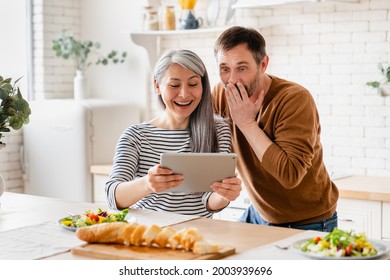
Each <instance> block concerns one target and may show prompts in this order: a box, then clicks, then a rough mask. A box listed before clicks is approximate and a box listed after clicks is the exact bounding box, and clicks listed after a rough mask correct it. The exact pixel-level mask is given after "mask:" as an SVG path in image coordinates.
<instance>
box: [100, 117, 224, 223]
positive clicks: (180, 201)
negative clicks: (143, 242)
mask: <svg viewBox="0 0 390 280" xmlns="http://www.w3.org/2000/svg"><path fill="white" fill-rule="evenodd" d="M216 129H217V137H218V141H219V149H220V152H230V151H231V133H230V129H229V126H228V124H227V123H226V122H224V121H223V120H219V119H217V120H216ZM164 152H177V153H188V152H191V148H190V136H189V130H167V129H162V128H157V127H155V126H153V125H151V124H149V123H147V122H144V123H142V124H137V125H132V126H130V127H129V128H127V129H126V130H125V131H124V132H123V133H122V135H121V137H120V139H119V141H118V144H117V146H116V151H115V156H114V164H113V169H112V172H111V174H110V177H109V180H108V181H107V183H106V186H105V191H106V195H107V200H108V203H109V206H110V207H111V208H114V209H118V208H117V206H116V201H115V189H116V187H117V186H118V184H119V183H121V182H127V181H131V180H134V179H136V178H140V177H143V176H145V175H147V173H148V170H149V169H150V168H151V167H153V166H155V165H156V164H158V163H160V154H161V153H164ZM210 195H211V192H206V193H202V192H200V193H176V192H175V193H173V192H164V193H152V194H149V195H147V196H146V197H144V198H143V199H141V200H139V201H138V202H137V203H136V204H135V205H134V207H135V208H144V209H151V210H156V211H167V212H175V213H177V214H183V215H197V216H202V217H212V215H213V212H212V211H209V210H207V208H206V205H207V200H208V198H209V197H210Z"/></svg>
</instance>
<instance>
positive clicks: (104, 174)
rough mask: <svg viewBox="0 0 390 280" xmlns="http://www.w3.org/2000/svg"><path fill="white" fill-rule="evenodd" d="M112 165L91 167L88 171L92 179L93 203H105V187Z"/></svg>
mask: <svg viewBox="0 0 390 280" xmlns="http://www.w3.org/2000/svg"><path fill="white" fill-rule="evenodd" d="M111 168H112V165H92V166H91V168H90V171H91V173H92V179H93V201H92V202H94V203H107V198H106V193H105V190H104V188H105V185H106V182H107V180H108V175H109V174H110V172H111Z"/></svg>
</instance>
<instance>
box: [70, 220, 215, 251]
mask: <svg viewBox="0 0 390 280" xmlns="http://www.w3.org/2000/svg"><path fill="white" fill-rule="evenodd" d="M76 236H77V237H78V238H79V239H80V240H83V241H85V242H88V243H116V244H126V245H129V246H155V247H160V248H171V249H183V250H185V251H192V252H194V253H195V254H199V255H203V254H210V253H216V252H218V250H219V249H220V246H219V245H216V244H212V243H211V242H209V241H206V240H204V237H203V234H202V233H201V232H199V230H197V229H196V228H188V229H187V228H183V229H181V230H180V231H177V232H176V231H175V230H174V229H172V228H171V227H169V226H167V227H165V228H161V227H159V226H158V225H155V224H153V225H151V226H149V227H148V226H146V225H143V224H138V223H136V222H133V223H129V224H128V223H124V222H114V223H101V224H95V225H92V226H87V227H80V228H78V229H77V231H76Z"/></svg>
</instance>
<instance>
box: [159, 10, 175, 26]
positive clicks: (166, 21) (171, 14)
mask: <svg viewBox="0 0 390 280" xmlns="http://www.w3.org/2000/svg"><path fill="white" fill-rule="evenodd" d="M161 29H162V30H176V15H175V6H165V7H164V8H163V11H162V28H161Z"/></svg>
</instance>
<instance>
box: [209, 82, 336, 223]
mask: <svg viewBox="0 0 390 280" xmlns="http://www.w3.org/2000/svg"><path fill="white" fill-rule="evenodd" d="M271 78H272V84H271V87H270V89H269V91H268V92H267V94H266V96H265V99H264V102H263V108H262V110H261V116H260V117H258V118H257V120H258V124H259V127H260V128H261V129H263V131H264V132H265V133H266V134H267V135H268V137H269V138H270V139H271V141H272V142H273V144H272V145H271V146H270V147H269V148H268V149H267V150H266V152H265V154H264V156H263V161H262V162H260V161H259V159H258V158H257V157H256V154H255V153H254V152H253V150H252V148H251V147H250V145H249V143H248V142H247V140H246V139H245V137H244V135H243V134H242V133H241V131H240V130H239V129H238V128H237V126H235V125H233V124H232V122H231V121H230V125H231V129H232V136H233V139H232V142H233V143H232V144H233V151H234V152H235V153H237V155H238V172H239V174H240V176H241V177H242V180H243V183H244V185H245V186H246V188H247V191H248V194H249V197H250V199H251V202H252V203H253V205H254V207H255V208H256V209H257V211H258V212H259V213H260V215H261V216H262V217H263V218H264V219H265V220H266V221H268V222H270V223H275V224H282V223H296V224H306V223H311V222H316V221H320V220H323V219H326V218H329V217H331V216H332V215H333V213H334V212H335V210H336V204H337V199H338V196H339V192H338V189H337V187H336V185H335V184H334V183H333V182H332V181H331V180H330V177H329V174H328V172H327V170H326V168H325V165H324V163H323V159H322V153H323V151H322V145H321V142H320V132H321V126H320V121H319V115H318V112H317V108H316V105H315V102H314V100H313V98H312V96H311V94H310V93H309V91H308V90H307V89H305V88H304V87H302V86H300V85H298V84H295V83H293V82H290V81H286V80H283V79H280V78H277V77H274V76H272V77H271ZM224 91H225V90H224V87H223V85H222V83H219V84H217V85H216V86H215V88H214V90H213V102H214V109H215V111H216V113H217V114H220V115H222V116H224V117H226V118H228V119H229V117H230V115H229V108H228V104H227V101H226V98H225V92H224Z"/></svg>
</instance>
